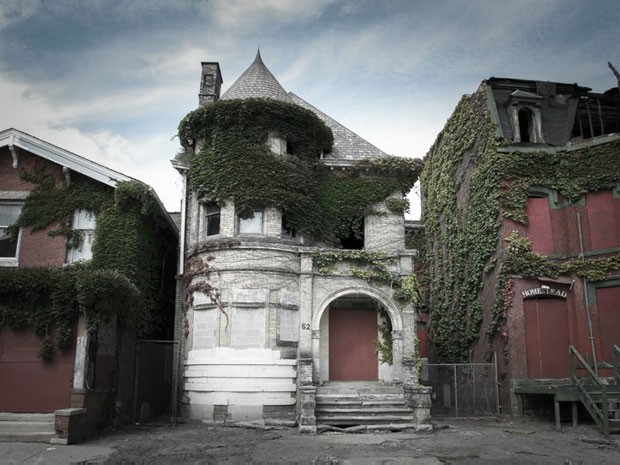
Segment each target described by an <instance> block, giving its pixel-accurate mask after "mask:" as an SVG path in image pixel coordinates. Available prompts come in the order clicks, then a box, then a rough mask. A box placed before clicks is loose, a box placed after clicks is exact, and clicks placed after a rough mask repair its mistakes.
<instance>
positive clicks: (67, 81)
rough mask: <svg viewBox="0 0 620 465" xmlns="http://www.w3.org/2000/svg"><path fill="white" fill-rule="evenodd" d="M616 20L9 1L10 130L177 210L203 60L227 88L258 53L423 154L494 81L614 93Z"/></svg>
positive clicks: (190, 1)
mask: <svg viewBox="0 0 620 465" xmlns="http://www.w3.org/2000/svg"><path fill="white" fill-rule="evenodd" d="M619 19H620V1H618V0H589V1H586V0H583V1H582V0H509V1H504V0H428V1H427V0H290V1H289V0H205V1H201V0H0V130H1V129H6V128H9V127H15V128H17V129H20V130H22V131H25V132H28V133H30V134H32V135H34V136H36V137H39V138H41V139H44V140H46V141H48V142H51V143H53V144H55V145H58V146H61V147H63V148H65V149H67V150H70V151H73V152H75V153H77V154H79V155H82V156H84V157H87V158H90V159H92V160H94V161H97V162H99V163H102V164H104V165H107V166H109V167H110V168H113V169H116V170H118V171H121V172H123V173H125V174H127V175H129V176H133V177H135V178H138V179H140V180H142V181H145V182H147V183H148V184H150V185H152V186H153V187H154V188H155V189H156V191H157V192H158V194H159V196H160V197H161V199H162V200H163V201H164V203H165V205H166V206H167V208H168V209H170V210H178V209H179V202H180V200H179V199H180V188H181V181H180V178H179V176H178V175H177V174H176V172H175V171H174V169H173V168H172V167H171V165H170V162H169V160H170V159H171V158H172V157H173V156H174V155H175V153H176V152H177V151H178V149H179V143H178V139H176V137H175V134H176V128H177V125H178V123H179V121H180V120H181V118H183V116H184V115H185V114H187V113H188V112H189V111H191V110H193V109H194V108H196V106H197V103H198V97H197V94H198V86H199V78H200V62H201V61H217V62H219V63H220V67H221V69H222V74H223V78H224V85H223V91H225V90H226V89H227V88H228V87H229V86H230V85H231V84H232V83H233V82H234V81H235V79H237V77H239V75H240V74H241V73H242V72H243V71H244V70H245V69H246V68H247V67H248V66H249V65H250V63H251V62H252V61H253V59H254V56H255V54H256V50H257V48H258V47H259V46H260V49H261V55H262V57H263V61H264V62H265V64H266V65H267V67H268V68H269V69H270V70H271V71H272V72H273V74H274V75H275V76H276V77H277V78H278V80H279V81H280V83H281V84H282V85H283V86H284V88H285V89H286V90H288V91H292V92H295V93H296V94H298V95H299V96H301V97H302V98H304V99H305V100H307V101H308V102H310V103H311V104H313V105H314V106H316V107H318V108H319V109H321V110H322V111H324V112H325V113H327V114H329V115H330V116H332V117H333V118H335V119H336V120H338V121H339V122H340V123H342V124H344V125H345V126H347V127H349V128H350V129H352V130H354V131H355V132H357V133H358V134H359V135H361V136H362V137H364V138H365V139H367V140H368V141H370V142H371V143H373V144H374V145H376V146H377V147H379V148H381V149H382V150H384V151H385V152H387V153H390V154H393V155H400V156H411V157H423V156H424V154H425V153H426V152H427V150H428V149H429V147H430V145H431V144H432V142H433V141H434V138H435V136H436V134H437V133H438V132H439V130H440V129H441V128H442V126H443V125H444V123H445V121H446V119H447V118H448V116H449V115H450V114H451V112H452V110H453V109H454V107H455V105H456V103H457V102H458V100H459V98H460V97H461V95H463V94H467V93H472V92H473V91H475V90H476V88H477V87H478V85H479V84H480V81H482V80H483V79H485V78H487V77H490V76H496V77H515V78H525V79H537V80H550V81H559V82H571V83H572V82H577V83H579V84H581V85H584V86H588V87H591V88H593V89H594V90H595V91H604V90H606V89H608V88H610V87H613V86H615V85H616V80H615V78H614V76H613V74H612V73H611V71H610V70H609V69H608V67H607V62H608V61H611V62H612V63H614V64H615V65H616V67H617V68H619V69H620V47H619V42H620V40H619V39H620V27H619ZM414 215H415V213H414Z"/></svg>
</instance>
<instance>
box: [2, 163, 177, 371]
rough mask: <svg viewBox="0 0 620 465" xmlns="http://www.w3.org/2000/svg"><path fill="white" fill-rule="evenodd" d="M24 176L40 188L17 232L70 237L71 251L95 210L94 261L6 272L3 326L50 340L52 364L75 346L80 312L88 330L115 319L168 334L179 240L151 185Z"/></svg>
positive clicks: (42, 171)
mask: <svg viewBox="0 0 620 465" xmlns="http://www.w3.org/2000/svg"><path fill="white" fill-rule="evenodd" d="M21 175H22V177H23V179H25V180H27V181H29V182H31V183H33V184H34V185H35V188H34V190H33V191H32V192H31V194H30V196H29V197H28V198H27V199H26V201H25V204H24V206H23V209H22V211H21V214H20V216H19V218H18V219H17V222H16V224H15V225H14V226H13V227H12V228H11V229H12V232H13V234H16V233H17V231H18V230H19V228H21V227H28V228H30V230H31V231H37V230H43V229H46V228H47V229H48V234H49V235H50V236H56V235H63V236H65V237H67V247H68V248H71V247H78V246H79V245H80V243H81V240H82V238H81V236H80V235H79V232H78V231H76V230H74V229H72V220H73V215H74V212H75V210H76V209H84V210H88V211H90V212H93V213H95V214H96V218H97V225H96V229H95V238H94V243H93V258H92V260H90V261H88V262H86V263H76V264H72V265H70V266H66V267H62V268H25V269H23V268H18V269H13V268H4V269H0V274H1V277H0V302H1V304H0V325H1V326H7V327H10V328H13V329H23V328H26V327H32V328H33V330H34V332H35V333H36V334H37V335H39V336H41V337H43V343H42V346H41V350H40V354H39V355H40V356H41V358H43V359H45V360H49V359H50V358H51V357H53V354H54V351H55V350H56V349H58V350H61V351H64V350H67V349H68V348H69V347H70V345H71V341H72V331H73V326H74V323H75V321H76V319H77V317H78V315H80V314H84V315H85V316H86V321H87V326H88V330H89V331H95V330H96V329H97V327H98V325H99V324H100V323H101V322H103V321H108V320H109V319H110V318H112V317H114V318H116V317H118V318H119V320H120V322H121V324H123V325H125V326H127V327H130V328H133V329H135V330H136V331H137V332H138V333H139V334H140V335H148V334H153V333H155V332H157V331H158V330H161V329H162V326H161V325H162V323H163V321H164V320H165V319H167V317H168V316H170V315H171V314H172V312H173V311H174V295H173V294H172V292H171V291H163V292H162V286H161V280H162V279H164V278H163V276H164V274H163V273H162V266H163V265H162V263H163V262H164V261H165V260H167V261H168V263H169V265H168V268H167V269H168V274H169V273H170V270H173V268H170V267H174V260H173V257H174V253H175V247H176V245H175V244H176V241H175V239H174V237H173V233H171V232H169V231H167V230H166V229H165V227H162V226H161V222H162V221H163V219H162V217H163V213H162V212H161V210H160V209H159V208H160V207H159V205H158V204H157V202H156V200H155V199H154V197H153V195H152V193H151V191H150V189H149V187H148V186H146V185H145V184H143V183H141V182H139V181H126V182H118V183H117V186H116V189H112V188H111V187H109V186H106V185H103V184H101V183H98V182H96V181H93V180H91V179H90V178H87V177H85V176H82V175H80V174H78V173H72V175H71V182H70V183H61V182H59V181H57V179H56V177H55V176H54V175H53V174H51V173H49V172H48V171H47V170H46V167H45V166H44V165H41V166H39V167H38V168H36V169H35V170H34V171H32V172H28V171H23V172H22V174H21ZM164 257H166V258H165V259H164ZM166 288H167V287H166ZM170 288H172V286H170ZM52 335H53V338H52Z"/></svg>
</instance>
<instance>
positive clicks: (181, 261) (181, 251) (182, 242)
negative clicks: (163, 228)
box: [179, 170, 187, 276]
mask: <svg viewBox="0 0 620 465" xmlns="http://www.w3.org/2000/svg"><path fill="white" fill-rule="evenodd" d="M181 176H182V177H183V189H182V193H181V231H180V237H179V276H183V275H184V274H185V231H186V229H187V226H186V225H185V219H186V218H187V170H183V172H181Z"/></svg>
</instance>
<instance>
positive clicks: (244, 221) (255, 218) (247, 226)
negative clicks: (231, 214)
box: [239, 211, 263, 234]
mask: <svg viewBox="0 0 620 465" xmlns="http://www.w3.org/2000/svg"><path fill="white" fill-rule="evenodd" d="M262 233H263V212H262V211H255V212H254V213H253V214H252V216H250V217H249V218H239V234H262Z"/></svg>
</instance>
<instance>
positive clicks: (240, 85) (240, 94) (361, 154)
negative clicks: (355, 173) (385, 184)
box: [221, 50, 388, 161]
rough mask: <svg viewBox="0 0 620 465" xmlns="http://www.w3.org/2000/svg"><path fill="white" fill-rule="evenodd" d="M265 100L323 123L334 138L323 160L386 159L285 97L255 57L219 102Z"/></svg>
mask: <svg viewBox="0 0 620 465" xmlns="http://www.w3.org/2000/svg"><path fill="white" fill-rule="evenodd" d="M246 98H269V99H273V100H280V101H283V102H288V103H294V104H296V105H299V106H300V107H303V108H305V109H307V110H310V111H311V112H313V113H314V114H315V115H317V116H318V117H319V119H321V121H323V122H324V123H325V124H326V125H327V127H329V128H330V129H331V130H332V133H333V134H334V145H333V147H332V152H331V153H329V154H326V155H325V159H326V160H334V161H337V160H346V161H349V160H361V159H376V158H383V157H387V156H388V155H387V154H386V153H385V152H383V151H382V150H379V149H378V148H377V147H375V146H374V145H372V144H371V143H370V142H368V141H366V140H364V139H362V138H361V137H360V136H358V135H357V134H355V133H354V132H353V131H351V130H350V129H347V128H346V127H344V126H343V125H342V124H340V123H339V122H338V121H336V120H335V119H333V118H331V117H329V116H327V115H326V114H325V113H323V112H322V111H320V110H318V109H317V108H315V107H314V106H312V105H310V104H309V103H308V102H306V101H305V100H304V99H302V98H301V97H299V96H297V95H295V94H293V93H292V92H289V93H287V92H286V91H285V90H284V88H283V87H282V85H281V84H280V83H279V82H278V80H277V79H276V78H275V77H274V75H273V74H271V71H269V70H268V69H267V67H266V66H265V64H264V63H263V60H262V58H261V56H260V50H259V51H258V52H257V53H256V58H255V59H254V62H253V63H252V64H251V65H250V67H249V68H248V69H246V70H245V71H244V72H243V74H242V75H241V76H240V77H239V79H237V80H236V81H235V82H234V83H233V85H232V86H230V88H229V89H228V90H227V91H226V92H225V93H224V95H222V97H221V100H233V99H246Z"/></svg>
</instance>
